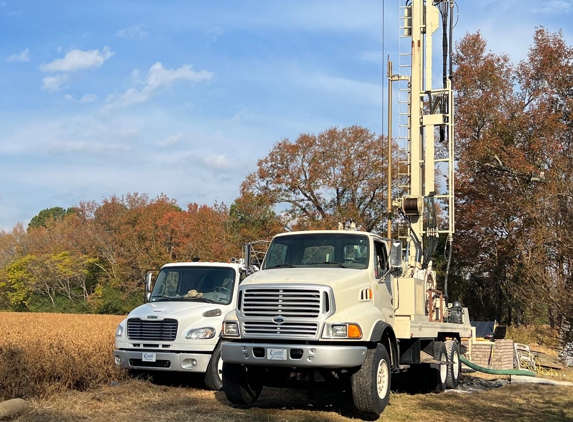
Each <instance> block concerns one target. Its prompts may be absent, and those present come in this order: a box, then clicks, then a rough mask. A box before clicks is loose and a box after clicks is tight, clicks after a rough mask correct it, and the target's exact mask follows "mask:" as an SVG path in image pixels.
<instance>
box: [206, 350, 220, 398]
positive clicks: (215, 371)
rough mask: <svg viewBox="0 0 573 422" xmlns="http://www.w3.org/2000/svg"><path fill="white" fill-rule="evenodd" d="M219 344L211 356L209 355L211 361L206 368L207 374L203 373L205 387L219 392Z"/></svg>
mask: <svg viewBox="0 0 573 422" xmlns="http://www.w3.org/2000/svg"><path fill="white" fill-rule="evenodd" d="M221 344H222V343H221V342H220V343H219V344H217V347H215V350H213V355H211V360H210V361H209V366H207V372H205V378H204V380H203V381H204V382H205V386H206V387H207V388H209V389H210V390H215V391H219V390H220V389H221V388H223V359H221Z"/></svg>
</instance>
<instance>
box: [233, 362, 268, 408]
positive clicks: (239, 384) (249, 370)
mask: <svg viewBox="0 0 573 422" xmlns="http://www.w3.org/2000/svg"><path fill="white" fill-rule="evenodd" d="M262 375H263V374H262V373H261V371H260V370H257V368H255V367H252V366H245V365H241V364H238V363H228V362H223V391H224V392H225V396H226V397H227V400H229V401H230V402H231V403H233V404H239V405H243V406H252V405H253V404H254V403H255V402H256V401H257V399H258V398H259V396H260V395H261V391H262V390H263V380H262Z"/></svg>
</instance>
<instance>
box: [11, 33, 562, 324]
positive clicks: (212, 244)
mask: <svg viewBox="0 0 573 422" xmlns="http://www.w3.org/2000/svg"><path fill="white" fill-rule="evenodd" d="M454 64H455V73H454V75H453V86H454V89H455V96H456V103H455V104H456V106H455V107H456V108H455V119H456V149H455V156H456V221H457V233H456V235H455V241H454V243H453V250H452V252H453V254H452V261H451V267H450V274H449V280H450V283H449V286H450V289H449V290H450V292H449V293H450V294H449V296H450V298H451V299H459V300H461V301H462V303H464V304H466V305H467V306H469V308H470V315H471V316H472V318H473V319H482V320H483V319H487V320H493V319H495V320H497V321H498V322H501V323H507V324H511V323H516V324H530V323H550V324H551V325H553V326H556V327H559V326H560V325H561V324H563V323H564V322H569V323H570V324H571V323H573V286H572V284H573V278H572V273H571V264H572V252H573V233H572V232H573V224H572V223H573V211H572V208H571V205H573V180H572V176H573V155H572V154H571V143H572V142H573V48H572V47H571V46H568V45H567V44H566V42H565V41H564V39H563V36H562V34H561V33H560V32H557V33H552V32H549V31H547V30H546V29H544V28H538V29H537V30H536V31H535V33H534V36H533V43H532V45H531V46H530V49H529V54H528V56H527V57H526V58H525V59H524V60H522V61H520V62H518V63H512V62H511V60H510V58H509V56H507V55H503V54H494V53H492V52H491V51H489V50H488V47H487V42H486V40H484V39H483V37H482V36H481V34H480V33H474V34H467V35H466V36H465V37H464V38H462V39H461V40H460V41H459V42H458V43H457V45H456V52H455V56H454ZM387 142H388V140H387V138H386V137H385V136H379V135H376V134H375V133H373V132H371V131H369V130H367V129H365V128H362V127H358V126H351V127H347V128H336V127H335V128H328V129H326V130H325V131H323V132H321V133H319V134H301V135H300V136H298V137H297V139H296V140H294V141H291V140H289V139H283V140H281V141H279V142H277V143H276V144H275V145H274V147H273V148H272V150H271V151H270V152H269V154H268V155H267V156H266V157H264V158H262V159H261V160H259V162H258V165H257V169H256V170H255V171H254V172H253V173H251V174H249V175H248V176H247V177H246V178H245V180H244V181H243V183H242V184H241V187H240V195H239V197H238V198H236V199H235V201H234V202H233V203H232V204H231V205H230V206H227V205H225V204H219V203H215V204H214V205H212V206H208V205H199V204H189V205H188V206H187V209H182V208H181V207H180V206H179V205H178V204H177V203H176V201H174V200H173V199H170V198H168V197H166V196H164V195H160V196H158V197H157V198H153V199H152V198H149V197H148V196H147V195H145V194H137V193H130V194H126V195H124V196H122V197H116V196H111V197H109V198H106V199H104V200H103V201H101V202H99V203H98V202H95V201H92V202H86V203H80V204H78V205H77V206H74V207H72V208H70V209H67V210H66V209H63V208H59V207H56V208H51V209H47V210H43V211H41V212H40V213H39V214H38V215H37V216H36V217H34V218H33V219H32V220H31V221H30V224H29V225H28V227H23V226H22V225H21V224H19V225H17V226H16V227H14V228H13V229H12V230H11V231H8V232H0V308H1V309H5V310H19V311H46V310H57V311H69V312H100V313H124V312H127V311H129V310H130V309H132V308H133V307H134V306H135V305H137V304H139V303H141V300H142V280H143V275H144V273H145V271H146V270H147V269H149V268H158V267H160V266H161V265H163V264H164V263H166V262H170V261H186V260H192V259H194V258H201V259H202V260H207V261H210V260H217V261H219V260H223V261H227V260H229V259H230V258H231V257H239V256H240V253H241V246H242V245H243V244H244V243H245V242H248V241H253V240H260V239H270V238H271V237H272V236H273V235H274V234H276V233H279V232H281V231H284V230H285V229H289V230H297V229H322V228H334V227H336V226H337V223H338V222H341V221H345V220H348V219H353V220H354V221H356V222H357V223H358V225H360V226H361V227H362V228H364V229H365V230H370V231H375V232H376V231H377V232H380V233H382V234H385V233H386V232H385V230H386V222H387V218H388V214H387V210H386V196H385V195H386V191H387V187H388V183H392V190H393V192H394V194H395V195H399V194H400V186H401V185H403V183H399V181H398V180H392V181H388V180H387V170H388V169H387V163H388V160H387V159H386V158H385V154H386V151H387V146H388V144H387ZM398 154H399V151H398V150H397V149H395V150H394V155H395V156H397V155H398ZM396 158H397V157H395V159H394V160H392V162H393V163H397V162H399V161H400V160H399V159H396ZM397 173H398V172H397V171H396V169H394V174H397ZM278 210H280V211H278ZM393 227H398V225H396V226H394V225H393ZM396 229H397V228H396ZM443 249H444V245H442V247H441V248H439V249H438V251H437V255H436V256H435V262H436V263H437V269H438V272H439V273H441V275H442V277H440V279H443V272H444V268H445V260H444V258H443V256H442V255H443V252H444V250H443ZM571 326H573V324H571Z"/></svg>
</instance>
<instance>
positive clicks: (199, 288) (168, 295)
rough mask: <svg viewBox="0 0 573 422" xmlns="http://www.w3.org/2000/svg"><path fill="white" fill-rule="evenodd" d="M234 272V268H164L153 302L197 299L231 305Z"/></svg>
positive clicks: (157, 281) (156, 285) (155, 287)
mask: <svg viewBox="0 0 573 422" xmlns="http://www.w3.org/2000/svg"><path fill="white" fill-rule="evenodd" d="M235 275H236V273H235V270H234V269H233V268H217V267H169V268H163V269H162V270H161V272H160V273H159V275H158V276H157V280H156V281H155V286H154V287H153V292H152V293H151V298H150V301H151V302H157V301H172V300H176V301H198V302H207V303H220V304H223V305H228V304H229V303H231V299H232V297H233V290H234V286H235Z"/></svg>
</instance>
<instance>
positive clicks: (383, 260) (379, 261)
mask: <svg viewBox="0 0 573 422" xmlns="http://www.w3.org/2000/svg"><path fill="white" fill-rule="evenodd" d="M374 246H375V251H374V253H375V256H374V274H375V276H376V278H380V277H382V276H383V275H384V274H386V271H387V270H388V256H387V255H386V248H385V247H384V245H383V244H382V243H380V242H374Z"/></svg>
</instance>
